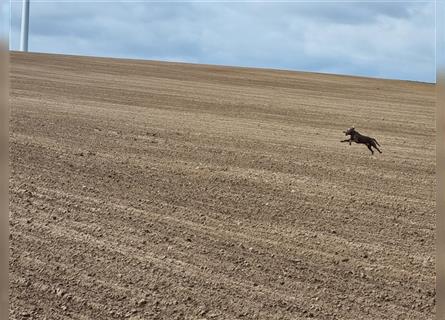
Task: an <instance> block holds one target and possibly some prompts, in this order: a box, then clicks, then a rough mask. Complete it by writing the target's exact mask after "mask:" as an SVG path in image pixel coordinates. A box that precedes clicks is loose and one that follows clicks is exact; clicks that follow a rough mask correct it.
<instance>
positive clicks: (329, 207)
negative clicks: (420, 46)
mask: <svg viewBox="0 0 445 320" xmlns="http://www.w3.org/2000/svg"><path fill="white" fill-rule="evenodd" d="M434 90H435V86H434V85H432V84H424V83H415V82H405V81H389V80H380V79H367V78H358V77H345V76H335V75H322V74H311V73H300V72H287V71H277V70H262V69H248V68H229V67H216V66H207V65H190V64H177V63H161V62H150V61H145V62H143V61H131V60H117V59H99V58H88V57H71V56H58V55H46V54H22V53H12V54H11V100H10V101H11V120H10V147H9V152H10V166H11V178H10V232H11V238H10V317H11V319H22V318H27V319H45V318H46V319H122V318H130V319H307V318H314V319H354V320H356V319H422V320H423V319H433V315H434V310H435V256H434V255H435V252H434V249H435V194H434V193H435V121H434V111H435V107H434ZM352 124H355V127H356V128H357V130H358V131H360V132H361V133H363V134H367V135H370V136H373V137H375V138H376V139H377V140H378V141H379V143H380V144H381V145H382V150H383V154H378V153H376V155H374V156H371V154H370V152H369V151H368V150H367V149H366V147H365V146H363V145H356V144H355V145H352V146H349V145H348V144H346V143H340V140H342V139H345V136H344V134H343V133H342V131H343V130H344V129H346V128H347V127H349V126H351V125H352Z"/></svg>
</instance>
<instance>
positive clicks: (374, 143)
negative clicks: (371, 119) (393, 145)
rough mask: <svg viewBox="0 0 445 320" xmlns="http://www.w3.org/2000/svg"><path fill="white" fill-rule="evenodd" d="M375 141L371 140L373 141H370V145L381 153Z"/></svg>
mask: <svg viewBox="0 0 445 320" xmlns="http://www.w3.org/2000/svg"><path fill="white" fill-rule="evenodd" d="M376 142H377V141H375V142H374V141H373V142H371V144H372V146H373V147H374V148H375V149H376V150H377V151H378V152H379V153H382V151H380V149H379V148H378V147H377V146H376Z"/></svg>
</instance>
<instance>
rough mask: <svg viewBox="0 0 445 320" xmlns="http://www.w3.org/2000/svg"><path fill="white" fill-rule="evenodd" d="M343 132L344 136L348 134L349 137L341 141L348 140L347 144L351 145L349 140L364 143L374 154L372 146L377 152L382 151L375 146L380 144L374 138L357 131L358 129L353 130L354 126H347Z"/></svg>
mask: <svg viewBox="0 0 445 320" xmlns="http://www.w3.org/2000/svg"><path fill="white" fill-rule="evenodd" d="M343 132H344V133H345V136H350V138H349V139H346V140H342V141H341V142H349V145H351V142H355V143H362V144H366V146H367V147H368V149H369V150H370V151H371V152H372V154H374V150H372V147H374V148H375V149H376V150H377V151H378V152H380V153H382V151H380V149H379V148H378V147H377V146H380V144H379V143H378V142H377V140H376V139H374V138H371V137H367V136H364V135H362V134H360V133H358V131H355V128H354V127H352V128H349V129H348V130H346V131H343Z"/></svg>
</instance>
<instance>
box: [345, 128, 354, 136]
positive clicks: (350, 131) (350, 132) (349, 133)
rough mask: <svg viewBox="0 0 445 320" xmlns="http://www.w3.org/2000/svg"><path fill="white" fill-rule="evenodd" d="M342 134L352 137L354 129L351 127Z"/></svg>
mask: <svg viewBox="0 0 445 320" xmlns="http://www.w3.org/2000/svg"><path fill="white" fill-rule="evenodd" d="M343 132H344V133H345V136H349V135H352V134H353V133H354V132H355V128H354V127H351V128H349V129H348V130H346V131H343Z"/></svg>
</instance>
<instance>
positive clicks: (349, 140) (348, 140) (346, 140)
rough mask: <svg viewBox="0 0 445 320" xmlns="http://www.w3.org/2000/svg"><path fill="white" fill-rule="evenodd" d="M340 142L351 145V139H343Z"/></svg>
mask: <svg viewBox="0 0 445 320" xmlns="http://www.w3.org/2000/svg"><path fill="white" fill-rule="evenodd" d="M340 142H349V145H351V139H345V140H342V141H340Z"/></svg>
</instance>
